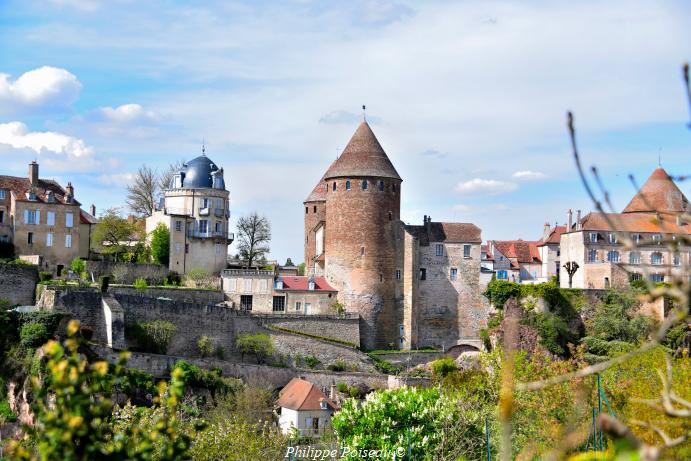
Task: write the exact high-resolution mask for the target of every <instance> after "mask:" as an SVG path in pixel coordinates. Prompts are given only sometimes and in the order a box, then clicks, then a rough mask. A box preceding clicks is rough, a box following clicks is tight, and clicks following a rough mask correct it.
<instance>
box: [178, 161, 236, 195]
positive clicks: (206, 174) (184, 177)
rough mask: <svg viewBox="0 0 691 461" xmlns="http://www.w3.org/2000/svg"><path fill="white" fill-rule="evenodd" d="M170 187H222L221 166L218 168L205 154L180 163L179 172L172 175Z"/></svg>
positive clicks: (223, 187)
mask: <svg viewBox="0 0 691 461" xmlns="http://www.w3.org/2000/svg"><path fill="white" fill-rule="evenodd" d="M170 188H171V189H223V190H225V188H226V185H225V180H224V179H223V168H219V167H218V166H217V165H216V164H215V163H214V162H213V161H211V159H209V157H207V156H206V155H205V154H203V155H200V156H199V157H197V158H194V159H192V160H190V161H189V162H185V163H183V164H182V168H181V169H180V172H179V173H177V174H176V175H175V176H173V180H172V182H171V184H170Z"/></svg>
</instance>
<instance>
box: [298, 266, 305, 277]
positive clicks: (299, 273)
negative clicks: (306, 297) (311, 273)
mask: <svg viewBox="0 0 691 461" xmlns="http://www.w3.org/2000/svg"><path fill="white" fill-rule="evenodd" d="M298 275H300V276H303V275H305V263H300V264H298Z"/></svg>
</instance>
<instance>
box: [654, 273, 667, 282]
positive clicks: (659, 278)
mask: <svg viewBox="0 0 691 461" xmlns="http://www.w3.org/2000/svg"><path fill="white" fill-rule="evenodd" d="M650 280H651V281H652V282H656V283H660V282H664V281H665V276H664V275H663V274H650Z"/></svg>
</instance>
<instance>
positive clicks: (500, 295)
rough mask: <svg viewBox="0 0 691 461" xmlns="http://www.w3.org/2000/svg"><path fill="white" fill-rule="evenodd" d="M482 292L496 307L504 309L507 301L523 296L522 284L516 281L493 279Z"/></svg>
mask: <svg viewBox="0 0 691 461" xmlns="http://www.w3.org/2000/svg"><path fill="white" fill-rule="evenodd" d="M482 294H483V295H484V296H485V297H486V298H487V299H489V302H490V303H492V305H493V306H494V307H496V308H497V309H503V308H504V304H506V301H508V300H509V299H511V298H516V299H518V298H519V297H520V296H521V286H520V285H519V284H518V283H514V282H507V281H505V280H496V279H492V281H491V282H489V283H488V284H487V289H486V290H485V291H484V293H482Z"/></svg>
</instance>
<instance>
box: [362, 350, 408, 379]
mask: <svg viewBox="0 0 691 461" xmlns="http://www.w3.org/2000/svg"><path fill="white" fill-rule="evenodd" d="M368 355H369V357H370V358H371V359H372V363H373V364H374V368H376V369H377V371H379V372H380V373H385V374H387V375H397V374H399V373H400V372H401V371H402V367H400V366H398V365H394V364H393V363H391V362H389V361H388V360H385V359H382V358H379V357H377V354H372V353H371V352H370V353H369V354H368Z"/></svg>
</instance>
